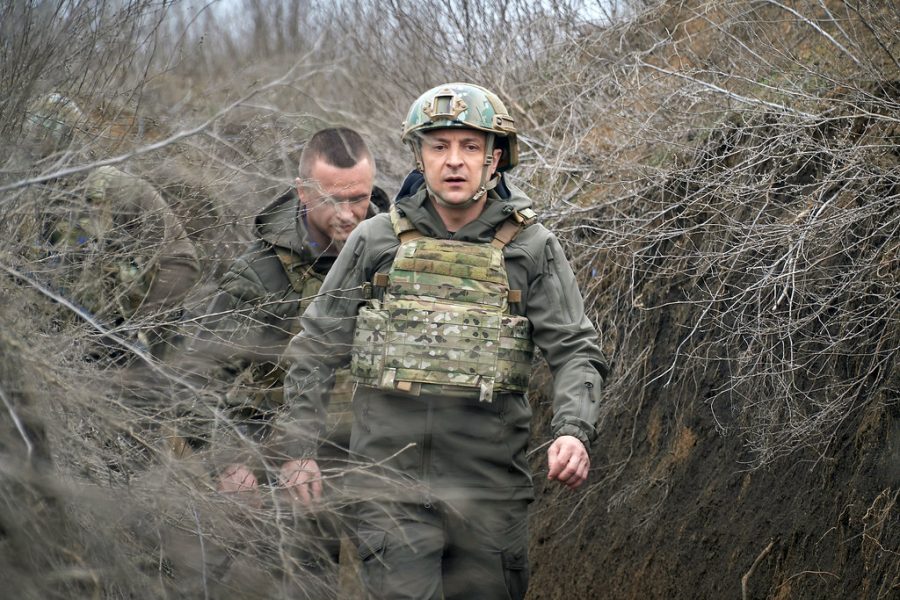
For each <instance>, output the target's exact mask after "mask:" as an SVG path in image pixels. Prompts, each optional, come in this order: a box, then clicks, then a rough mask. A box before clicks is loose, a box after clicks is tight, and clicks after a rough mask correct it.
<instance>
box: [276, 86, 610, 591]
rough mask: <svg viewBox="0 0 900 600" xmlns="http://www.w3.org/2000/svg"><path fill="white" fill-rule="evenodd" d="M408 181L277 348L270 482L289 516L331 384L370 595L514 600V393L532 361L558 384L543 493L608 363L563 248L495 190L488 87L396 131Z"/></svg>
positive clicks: (508, 133) (498, 118)
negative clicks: (279, 484) (282, 414)
mask: <svg viewBox="0 0 900 600" xmlns="http://www.w3.org/2000/svg"><path fill="white" fill-rule="evenodd" d="M403 141H404V142H406V143H407V144H408V145H409V146H410V147H411V148H412V151H413V154H414V155H415V159H416V166H417V169H416V170H415V171H414V172H413V173H411V174H410V176H409V177H408V178H407V180H406V181H405V182H404V184H403V186H402V189H401V191H400V193H399V195H398V196H397V198H396V200H395V204H394V207H393V208H392V210H391V212H390V214H389V215H379V216H377V217H375V218H374V219H371V220H369V221H367V222H366V223H363V224H362V225H361V226H360V227H359V228H357V230H356V231H355V232H354V233H353V234H352V235H351V236H350V238H349V239H348V240H347V243H346V244H345V247H344V249H343V250H342V252H341V254H340V256H339V257H338V259H337V261H336V263H335V265H334V267H333V268H332V270H331V272H330V273H329V275H328V277H327V278H326V279H325V282H324V284H323V286H322V290H321V292H320V296H319V297H318V298H317V299H316V300H315V301H314V302H313V303H312V304H311V306H310V308H309V309H308V310H307V311H306V313H305V314H304V316H303V318H302V324H303V331H302V332H301V333H300V334H299V335H298V336H296V337H294V339H293V340H292V341H291V344H290V346H289V347H288V351H287V353H286V355H285V360H286V361H288V362H289V364H291V367H290V370H289V371H288V375H287V378H286V382H285V392H286V399H287V401H288V403H289V405H290V407H291V416H292V423H293V424H294V426H293V427H292V428H291V431H290V432H289V433H290V437H286V438H285V448H284V449H285V450H286V452H287V453H288V454H289V455H290V456H291V457H292V460H289V461H287V462H285V463H284V464H283V465H282V467H281V472H282V478H283V481H284V483H285V485H286V486H287V487H288V488H289V489H290V491H291V492H292V494H294V496H295V497H296V498H297V499H298V500H299V501H300V502H303V503H307V504H311V503H315V502H316V501H317V498H318V497H319V496H320V494H321V490H322V487H323V485H324V486H327V485H328V484H329V480H330V478H329V477H328V476H329V475H333V474H332V473H328V472H325V473H323V472H322V470H321V469H320V467H319V464H318V461H317V455H318V452H319V451H320V444H321V442H320V439H321V432H322V431H323V427H324V420H323V416H324V414H325V407H326V403H327V396H326V395H325V394H324V392H325V391H326V390H327V384H328V382H329V381H330V377H331V373H332V372H333V371H334V369H335V368H339V367H341V366H343V365H345V364H347V363H348V362H350V364H351V373H352V376H353V380H354V382H355V384H356V391H355V395H354V398H353V410H354V414H355V421H354V425H353V432H352V435H351V440H350V451H351V458H352V459H353V460H352V462H353V464H354V469H353V470H352V472H350V473H347V474H346V479H347V485H348V487H349V488H350V489H351V490H353V491H354V492H355V493H357V494H358V497H359V499H360V504H359V508H358V511H357V518H358V520H359V522H358V531H357V534H358V540H359V554H360V557H361V558H362V559H363V569H362V576H363V577H362V578H363V584H364V586H365V588H366V590H367V592H368V594H369V595H370V596H371V597H375V598H446V599H451V598H523V597H524V595H525V590H526V588H527V583H528V562H527V549H528V536H527V505H528V503H529V502H530V501H531V500H532V499H533V489H532V481H531V474H530V470H529V467H528V463H527V459H526V449H527V445H528V439H529V434H530V420H531V410H530V408H529V404H528V401H527V399H526V397H525V392H526V390H527V387H528V380H529V375H530V373H531V362H532V352H533V348H534V346H535V345H536V346H538V347H539V348H540V350H541V353H542V354H543V356H544V357H545V358H546V359H547V361H548V363H549V366H550V369H551V371H552V372H553V375H554V386H553V393H554V402H553V407H554V415H553V419H552V424H551V429H552V435H553V437H554V441H553V442H552V443H551V444H550V446H549V449H548V452H547V456H548V467H549V471H548V478H549V479H551V480H556V481H559V482H560V483H561V484H564V485H566V486H567V487H569V488H572V489H574V488H577V487H578V486H580V485H581V484H582V483H583V482H584V481H585V480H586V479H587V475H588V468H589V464H590V460H589V457H588V452H587V446H588V444H589V443H590V442H591V440H592V439H594V437H595V436H596V431H595V429H594V424H595V422H596V420H597V417H598V409H599V402H598V395H599V392H600V386H601V383H602V379H603V376H604V375H605V372H606V367H605V364H604V362H603V358H602V356H601V353H600V351H599V349H598V346H597V343H596V331H595V329H594V327H593V325H592V324H591V322H590V321H589V320H588V318H587V317H586V316H585V314H584V305H583V301H582V298H581V294H580V292H579V290H578V287H577V285H576V282H575V277H574V274H573V272H572V269H571V268H570V267H569V264H568V261H567V260H566V258H565V256H564V254H563V252H562V249H561V247H560V244H559V242H558V241H557V239H556V238H555V237H554V236H553V234H552V233H550V232H549V231H548V230H547V229H546V228H544V227H543V226H542V225H540V224H538V223H537V222H536V215H535V213H534V212H533V211H532V210H531V201H530V200H529V199H528V198H527V197H526V196H525V195H524V194H523V193H522V192H521V191H520V190H519V189H517V188H515V187H514V186H513V185H511V184H510V183H509V182H507V181H506V180H505V179H504V178H503V176H502V174H503V173H505V172H506V171H508V170H509V169H512V168H513V167H515V166H516V163H517V161H518V147H517V140H516V129H515V125H514V122H513V119H512V118H511V117H510V115H509V114H508V113H507V111H506V109H505V107H504V106H503V104H502V103H501V102H500V100H499V99H498V98H497V97H496V96H495V95H494V94H492V93H490V92H489V91H487V90H485V89H484V88H481V87H478V86H475V85H471V84H463V83H452V84H447V85H442V86H439V87H436V88H434V89H432V90H429V91H428V92H426V93H425V94H423V95H422V96H421V97H420V98H419V99H418V100H416V101H415V102H414V103H413V105H412V107H411V109H410V111H409V114H408V116H407V118H406V121H405V123H404V127H403Z"/></svg>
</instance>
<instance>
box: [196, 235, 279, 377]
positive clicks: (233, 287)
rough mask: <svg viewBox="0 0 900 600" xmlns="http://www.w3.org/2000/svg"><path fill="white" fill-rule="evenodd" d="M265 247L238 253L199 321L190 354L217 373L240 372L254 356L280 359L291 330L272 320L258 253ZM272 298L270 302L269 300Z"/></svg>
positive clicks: (219, 374) (257, 360)
mask: <svg viewBox="0 0 900 600" xmlns="http://www.w3.org/2000/svg"><path fill="white" fill-rule="evenodd" d="M262 251H263V249H262V248H260V247H259V246H258V245H257V246H254V247H253V249H252V250H251V251H250V252H249V253H248V254H245V255H244V256H242V257H240V258H238V259H237V260H236V261H235V262H234V264H232V266H231V268H230V269H229V270H228V271H227V272H226V273H225V275H224V276H223V277H222V279H221V281H220V282H219V287H218V290H217V291H216V294H215V296H213V299H212V300H211V301H210V303H209V305H208V307H207V309H206V313H205V315H204V316H203V318H202V319H201V321H200V324H199V327H198V331H197V332H196V334H195V336H194V339H193V340H192V341H191V344H190V354H191V355H192V356H193V357H194V359H195V360H196V361H202V362H204V363H206V365H207V368H210V369H212V370H214V371H218V373H217V374H216V376H217V377H219V378H222V377H225V378H226V379H227V377H228V376H227V374H228V373H230V374H231V376H234V374H236V373H238V372H239V371H240V370H242V369H243V368H245V367H246V366H247V365H249V364H250V363H252V362H265V361H268V362H273V363H274V362H277V361H278V359H279V357H280V355H281V352H282V350H283V348H284V343H285V341H286V340H285V337H286V335H287V333H286V332H284V331H281V330H279V329H278V328H277V327H274V326H273V325H272V322H273V316H272V315H270V312H269V308H270V305H271V306H275V305H277V302H276V300H275V299H274V298H273V299H269V298H268V296H269V294H268V292H267V288H266V286H265V284H264V283H263V280H262V278H261V276H260V274H259V273H258V272H257V271H256V270H255V269H254V268H253V263H254V260H253V259H254V258H259V255H260V253H261V252H262ZM269 300H271V302H270V301H269Z"/></svg>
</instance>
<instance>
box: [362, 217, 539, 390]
mask: <svg viewBox="0 0 900 600" xmlns="http://www.w3.org/2000/svg"><path fill="white" fill-rule="evenodd" d="M534 218H535V215H534V212H533V211H531V210H525V211H521V212H516V213H513V215H512V217H510V219H508V220H507V221H505V222H504V224H503V225H502V226H501V227H500V228H498V230H497V233H496V235H495V237H494V240H493V241H492V242H491V243H490V244H478V243H472V242H461V241H455V240H441V239H435V238H429V237H425V236H424V235H423V234H422V233H420V232H419V231H418V230H416V228H415V226H414V225H413V224H412V222H411V221H410V220H409V219H407V218H405V217H401V216H400V215H399V213H398V212H397V210H396V208H392V209H391V221H392V223H393V226H394V232H395V233H396V234H397V237H398V238H399V239H400V247H399V248H398V251H397V256H396V258H395V260H394V263H393V266H392V267H391V270H390V272H389V273H388V274H387V275H385V274H382V273H379V274H376V277H375V280H374V282H373V283H374V285H375V287H376V288H380V289H381V291H382V293H381V294H380V295H381V299H379V298H378V296H379V294H375V297H374V298H373V299H372V300H371V302H370V304H369V306H368V307H365V308H363V309H361V310H360V313H359V316H358V318H357V321H356V332H355V334H354V342H353V354H352V360H351V366H350V370H351V373H352V375H353V379H354V380H355V381H357V382H358V383H360V384H363V385H368V386H372V387H376V388H380V389H384V390H392V391H402V392H407V393H411V394H416V395H418V394H420V393H421V392H427V393H434V394H440V395H453V396H457V397H478V398H479V399H480V400H481V401H482V402H490V401H491V400H492V396H493V394H494V392H499V391H510V392H525V391H526V390H527V388H528V380H529V377H530V376H531V362H532V357H533V355H534V345H533V343H532V341H531V324H530V323H529V321H528V319H527V318H526V317H522V316H516V315H512V314H510V312H509V305H510V303H513V304H515V303H518V302H521V291H520V290H510V289H509V281H508V278H507V274H506V267H505V265H504V259H503V248H504V246H506V245H507V244H508V243H509V242H510V241H512V240H513V239H514V238H515V236H516V235H517V234H518V233H519V231H521V229H522V228H524V227H526V226H527V225H530V224H531V222H533V220H534Z"/></svg>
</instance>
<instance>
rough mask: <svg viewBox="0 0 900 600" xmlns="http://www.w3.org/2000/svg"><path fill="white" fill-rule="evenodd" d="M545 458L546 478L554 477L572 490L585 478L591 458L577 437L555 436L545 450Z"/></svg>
mask: <svg viewBox="0 0 900 600" xmlns="http://www.w3.org/2000/svg"><path fill="white" fill-rule="evenodd" d="M547 460H548V466H549V470H548V472H547V478H548V479H551V480H552V479H556V480H557V481H559V482H560V483H562V484H564V485H565V486H566V487H568V488H569V489H573V490H574V489H575V488H577V487H579V486H580V485H581V484H583V483H584V482H585V481H586V480H587V477H588V472H589V471H590V466H591V460H590V457H589V456H588V453H587V449H586V448H585V447H584V444H582V443H581V441H580V440H578V439H577V438H575V437H572V436H561V437H559V438H557V439H556V440H555V441H554V442H553V444H551V446H550V449H549V450H548V451H547Z"/></svg>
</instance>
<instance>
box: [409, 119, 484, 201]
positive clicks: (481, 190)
mask: <svg viewBox="0 0 900 600" xmlns="http://www.w3.org/2000/svg"><path fill="white" fill-rule="evenodd" d="M495 137H496V136H495V135H494V134H493V133H489V134H487V139H486V140H485V149H484V165H483V166H482V167H481V181H480V182H479V184H478V190H476V191H475V194H474V195H473V196H472V197H471V198H469V199H468V200H466V201H465V202H462V203H459V202H447V201H446V200H445V199H444V198H443V197H441V195H440V194H438V193H437V192H435V191H434V190H433V189H431V185H430V184H429V183H428V178H427V177H426V178H425V189H427V190H428V195H429V196H431V197H432V198H433V199H434V201H435V202H437V203H438V204H440V205H441V206H444V207H446V208H460V209H462V208H469V207H470V206H472V205H473V204H475V203H476V202H478V201H480V200H481V199H482V198H483V197H484V196H485V195H486V194H487V193H488V191H489V190H492V189H494V188H495V187H497V184H498V183H499V182H500V176H499V175H498V176H496V177H490V170H491V165H492V164H494V138H495ZM413 152H414V153H415V155H416V165H417V166H418V167H419V170H420V171H422V173H423V174H424V173H425V165H424V163H423V161H422V149H421V147H420V146H418V145H416V146H415V147H414V149H413ZM489 177H490V179H488V178H489Z"/></svg>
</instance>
